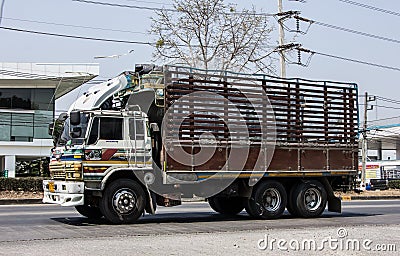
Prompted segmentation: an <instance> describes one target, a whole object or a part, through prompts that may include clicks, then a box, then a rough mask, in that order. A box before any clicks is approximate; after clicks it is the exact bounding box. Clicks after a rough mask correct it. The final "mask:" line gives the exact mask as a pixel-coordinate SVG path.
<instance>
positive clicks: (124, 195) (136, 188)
mask: <svg viewBox="0 0 400 256" xmlns="http://www.w3.org/2000/svg"><path fill="white" fill-rule="evenodd" d="M145 205H146V194H145V192H144V190H143V188H142V186H141V185H140V184H139V183H138V182H136V181H134V180H130V179H118V180H115V181H113V182H112V183H111V184H110V185H108V186H107V187H106V189H105V191H104V192H103V197H102V199H101V200H100V210H101V212H102V213H103V215H104V217H105V218H106V219H107V220H108V221H110V222H111V223H114V224H125V223H133V222H135V221H136V220H137V219H139V217H140V216H141V215H142V214H143V211H144V207H145Z"/></svg>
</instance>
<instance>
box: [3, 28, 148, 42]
mask: <svg viewBox="0 0 400 256" xmlns="http://www.w3.org/2000/svg"><path fill="white" fill-rule="evenodd" d="M0 29H3V30H9V31H16V32H23V33H30V34H37V35H46V36H56V37H65V38H74V39H82V40H92V41H103V42H112V43H125V44H140V45H155V43H150V42H140V41H128V40H117V39H107V38H98V37H86V36H75V35H67V34H57V33H48V32H42V31H34V30H27V29H18V28H11V27H3V26H0Z"/></svg>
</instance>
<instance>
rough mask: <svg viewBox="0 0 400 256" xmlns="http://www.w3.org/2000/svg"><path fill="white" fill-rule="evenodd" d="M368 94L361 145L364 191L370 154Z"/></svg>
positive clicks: (366, 96)
mask: <svg viewBox="0 0 400 256" xmlns="http://www.w3.org/2000/svg"><path fill="white" fill-rule="evenodd" d="M367 111H368V92H365V97H364V123H363V131H362V144H361V163H362V169H361V184H360V188H361V189H362V190H364V189H365V172H366V167H367V152H368V149H367V148H368V144H367V118H368V113H367Z"/></svg>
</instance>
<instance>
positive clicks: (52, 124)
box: [47, 123, 54, 136]
mask: <svg viewBox="0 0 400 256" xmlns="http://www.w3.org/2000/svg"><path fill="white" fill-rule="evenodd" d="M53 130H54V123H49V128H48V130H47V133H48V134H49V135H50V136H52V135H53Z"/></svg>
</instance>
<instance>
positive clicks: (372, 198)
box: [340, 195, 400, 201]
mask: <svg viewBox="0 0 400 256" xmlns="http://www.w3.org/2000/svg"><path fill="white" fill-rule="evenodd" d="M340 199H341V200H342V201H351V200H390V199H400V195H399V196H341V197H340Z"/></svg>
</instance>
